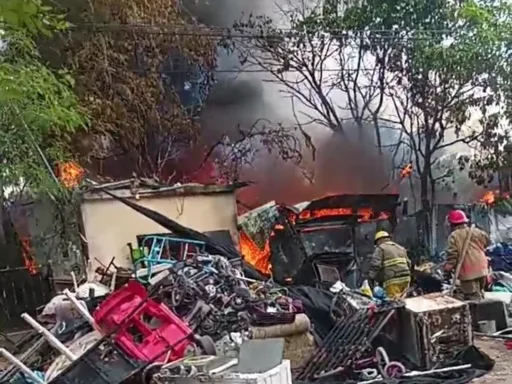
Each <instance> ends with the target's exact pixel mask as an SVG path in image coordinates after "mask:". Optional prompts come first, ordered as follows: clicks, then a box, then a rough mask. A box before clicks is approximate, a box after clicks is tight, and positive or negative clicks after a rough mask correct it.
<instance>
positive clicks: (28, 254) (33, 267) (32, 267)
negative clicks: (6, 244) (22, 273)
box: [20, 237, 37, 275]
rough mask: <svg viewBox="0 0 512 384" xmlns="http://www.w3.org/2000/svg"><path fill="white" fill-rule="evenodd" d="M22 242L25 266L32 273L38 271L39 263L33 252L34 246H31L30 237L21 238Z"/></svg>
mask: <svg viewBox="0 0 512 384" xmlns="http://www.w3.org/2000/svg"><path fill="white" fill-rule="evenodd" d="M20 242H21V255H22V256H23V263H24V265H25V268H27V270H28V272H29V273H30V274H31V275H35V274H36V273H37V263H36V261H35V259H34V256H33V254H32V247H31V246H30V239H29V238H27V237H22V238H20Z"/></svg>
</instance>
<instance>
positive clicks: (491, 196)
mask: <svg viewBox="0 0 512 384" xmlns="http://www.w3.org/2000/svg"><path fill="white" fill-rule="evenodd" d="M508 198H510V194H509V193H503V194H500V192H499V191H487V192H485V194H484V195H483V196H482V198H481V199H480V200H479V201H480V203H483V204H486V205H493V204H495V203H496V201H497V200H498V199H508Z"/></svg>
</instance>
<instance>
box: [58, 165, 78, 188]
mask: <svg viewBox="0 0 512 384" xmlns="http://www.w3.org/2000/svg"><path fill="white" fill-rule="evenodd" d="M57 174H58V178H59V180H60V182H61V183H62V184H63V185H64V186H65V187H66V188H69V189H71V188H76V187H77V186H78V185H79V184H80V183H81V182H82V179H83V177H84V174H85V171H84V169H83V168H82V167H80V166H79V165H78V164H77V163H75V162H74V161H69V162H67V163H62V164H59V165H58V167H57Z"/></svg>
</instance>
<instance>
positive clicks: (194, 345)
mask: <svg viewBox="0 0 512 384" xmlns="http://www.w3.org/2000/svg"><path fill="white" fill-rule="evenodd" d="M115 198H116V199H118V200H121V201H122V202H123V203H125V204H126V205H128V206H129V207H130V208H132V209H135V210H136V211H137V212H139V213H140V214H141V215H144V216H146V217H147V218H149V219H151V220H153V221H155V222H157V223H158V224H159V225H161V226H162V227H164V228H166V229H167V230H168V231H170V233H172V236H171V235H169V236H168V237H166V236H165V235H159V236H154V235H148V238H149V237H151V239H149V240H150V241H149V243H147V242H146V244H148V248H147V249H143V250H141V254H142V256H140V257H139V258H138V259H136V260H134V263H133V268H132V269H131V270H126V269H122V268H117V267H116V265H115V263H113V262H112V263H111V264H110V265H108V266H105V267H104V268H99V269H98V270H97V271H95V272H96V273H95V274H93V273H90V274H89V276H88V278H89V280H87V281H85V282H82V284H79V283H78V282H76V283H75V284H74V286H73V288H72V289H71V291H70V290H65V291H63V292H62V294H60V295H58V296H56V297H55V298H54V299H53V300H52V301H51V302H50V303H48V304H47V305H46V306H45V307H44V309H42V311H41V312H40V313H39V314H38V316H37V318H36V319H34V318H32V317H31V316H29V315H27V314H24V315H22V317H23V318H24V320H25V321H27V323H28V324H29V325H30V326H31V327H32V328H33V329H34V332H33V333H32V334H31V335H30V337H31V339H30V341H29V342H28V343H26V344H27V346H26V347H25V348H22V347H18V348H17V349H16V350H11V351H8V350H7V349H0V354H2V355H3V357H4V358H6V359H7V360H8V361H9V363H10V364H9V365H8V366H7V368H6V369H5V370H4V371H3V372H2V373H1V375H0V382H1V383H23V382H28V383H66V384H67V383H74V384H80V383H84V384H86V383H87V384H102V383H132V382H133V383H154V384H160V383H162V384H163V383H177V382H180V381H184V380H185V381H187V380H188V381H190V380H192V381H194V382H199V381H211V382H214V381H222V382H230V381H232V382H235V381H236V382H239V381H240V380H243V381H251V382H260V381H263V380H265V381H266V380H271V381H273V382H283V383H285V382H286V384H288V383H292V382H313V381H319V382H324V381H325V380H336V381H343V382H359V383H363V382H364V383H370V382H371V383H374V382H375V383H378V382H382V383H386V382H394V383H396V382H400V383H402V382H403V383H419V382H429V383H436V382H441V380H442V381H443V382H448V383H450V382H451V381H450V380H453V381H452V382H454V383H455V382H457V383H460V382H469V381H470V380H472V379H473V378H475V377H478V376H480V375H482V374H483V373H485V371H486V370H488V369H491V368H492V365H493V363H492V361H490V359H488V358H487V357H486V356H484V355H482V354H481V353H480V352H479V351H478V350H477V349H476V348H475V347H474V346H473V334H474V326H475V324H474V323H475V322H474V319H473V315H474V313H475V312H474V305H472V304H471V303H466V302H462V301H459V300H456V299H454V298H452V297H449V296H448V295H447V294H446V293H443V292H442V289H439V292H434V293H429V294H427V295H422V293H423V292H425V290H423V291H422V287H419V286H416V287H415V288H416V289H415V292H414V294H413V296H415V297H410V298H406V299H403V300H398V301H389V300H386V299H385V298H382V297H381V298H377V297H369V296H365V295H363V294H362V293H361V292H360V290H359V286H360V284H359V282H360V280H361V276H362V274H363V272H364V268H365V261H366V259H367V255H368V253H369V252H371V248H372V241H371V240H372V239H371V238H368V234H369V233H374V232H375V231H376V230H377V229H382V228H384V229H387V228H392V227H394V226H396V222H397V214H396V210H397V207H398V206H399V201H398V196H396V195H345V196H334V197H329V198H325V199H319V200H316V201H311V202H307V203H303V204H300V205H297V206H293V207H288V206H280V205H277V204H275V203H269V204H267V205H265V206H264V207H261V208H260V209H256V210H255V211H253V212H249V213H247V214H245V215H243V216H241V217H239V230H240V235H241V244H240V249H241V251H238V249H237V248H235V247H234V246H233V245H232V244H225V243H220V242H218V241H216V240H215V239H213V238H211V237H208V236H206V235H205V234H203V233H200V232H197V231H195V230H193V229H191V228H188V227H184V226H182V225H180V224H178V223H177V222H175V221H173V220H171V219H169V218H167V217H165V216H163V215H162V214H160V213H158V212H155V211H153V210H150V209H148V208H145V207H143V206H141V205H138V204H136V203H134V202H132V201H129V200H126V199H123V198H120V197H115ZM177 238H179V239H180V241H182V242H185V243H186V244H188V246H187V248H186V250H185V251H182V252H179V253H178V254H175V255H174V256H170V255H167V256H165V257H164V256H162V252H161V251H162V249H163V248H164V247H166V246H167V247H169V244H170V243H172V242H173V241H176V239H177ZM244 242H245V243H244ZM73 281H76V279H75V278H73ZM441 287H442V285H441ZM14 355H16V356H14ZM421 380H423V381H421ZM425 380H428V381H425Z"/></svg>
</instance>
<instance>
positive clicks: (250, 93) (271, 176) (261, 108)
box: [184, 0, 390, 206]
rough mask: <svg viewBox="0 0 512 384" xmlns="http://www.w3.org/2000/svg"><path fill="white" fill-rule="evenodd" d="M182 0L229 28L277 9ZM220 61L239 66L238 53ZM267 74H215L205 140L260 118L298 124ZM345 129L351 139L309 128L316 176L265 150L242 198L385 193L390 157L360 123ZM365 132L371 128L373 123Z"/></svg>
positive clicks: (307, 159)
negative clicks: (362, 132) (380, 152)
mask: <svg viewBox="0 0 512 384" xmlns="http://www.w3.org/2000/svg"><path fill="white" fill-rule="evenodd" d="M184 5H185V7H186V8H187V10H188V11H189V12H190V13H191V14H192V15H194V16H195V17H196V19H197V20H198V21H199V22H201V23H203V24H206V25H210V26H216V27H231V26H232V25H233V23H234V22H235V21H236V20H239V19H241V18H242V17H243V16H244V15H245V16H247V15H249V14H251V13H252V14H267V15H273V14H275V10H276V8H275V7H276V5H275V3H274V1H273V0H260V1H254V0H216V1H215V4H212V3H211V2H210V3H209V4H206V3H201V2H196V1H194V0H185V2H184ZM218 64H219V69H220V70H221V71H226V70H228V71H231V70H235V69H236V68H238V67H239V63H238V61H237V58H236V57H235V56H234V55H228V54H226V53H225V52H222V51H220V52H219V63H218ZM265 76H269V75H268V74H261V73H241V74H236V73H226V72H224V73H218V74H217V84H216V85H215V86H214V88H213V91H212V93H211V94H210V96H209V98H208V101H207V104H206V106H205V108H204V110H203V112H202V117H201V125H202V141H203V142H205V144H207V143H215V142H216V141H217V140H218V138H219V137H220V136H221V135H223V134H227V135H228V136H229V135H230V134H231V135H237V133H236V131H237V130H236V127H237V125H240V126H241V127H249V126H251V125H252V124H253V123H254V121H256V120H257V119H260V118H265V119H268V120H270V121H272V122H276V123H277V122H284V123H286V124H293V123H294V118H293V113H292V106H291V103H290V101H289V100H288V99H286V98H284V97H282V95H281V94H280V93H279V89H280V87H279V86H278V85H276V84H271V83H266V82H264V81H263V80H264V78H265ZM346 130H347V131H348V133H347V136H348V138H349V140H348V139H347V137H346V136H345V137H343V136H341V135H340V134H338V133H333V132H332V131H330V130H328V129H326V128H324V127H320V126H318V127H310V128H309V129H308V134H310V135H311V136H312V139H313V142H314V145H315V147H316V156H315V160H314V161H313V159H312V157H311V153H309V151H307V150H306V151H305V152H304V153H303V156H304V162H303V164H302V166H301V168H303V169H306V173H307V174H312V175H313V177H312V178H308V177H306V176H305V173H304V172H303V169H299V168H298V167H297V166H295V165H293V164H288V163H285V162H284V161H282V160H280V159H279V158H277V157H276V156H273V155H272V154H268V152H265V151H262V152H261V153H262V155H261V156H260V157H259V158H258V159H257V161H256V162H255V163H253V164H252V166H251V167H247V169H245V170H244V171H243V178H244V179H245V180H248V181H253V182H254V183H255V184H254V186H253V187H250V188H248V189H246V190H244V191H243V192H242V193H241V195H240V196H239V197H240V200H241V201H243V202H244V203H245V204H246V205H248V206H257V205H258V204H263V203H265V202H267V201H269V200H276V201H278V202H280V203H281V202H282V203H288V204H291V203H298V202H300V201H306V200H310V199H313V198H318V197H322V196H325V195H326V194H338V193H379V192H381V189H382V187H383V186H385V185H386V183H387V182H388V176H389V173H388V172H387V170H386V168H387V167H386V165H385V164H386V161H383V157H382V156H379V155H378V152H377V150H376V146H375V143H374V140H373V136H372V135H371V136H372V137H364V136H361V135H360V132H359V130H358V129H357V128H356V127H346ZM365 131H367V132H373V128H371V127H368V129H365ZM234 139H236V137H234ZM361 139H362V140H361ZM385 192H387V193H389V192H390V191H389V190H386V191H385Z"/></svg>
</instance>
